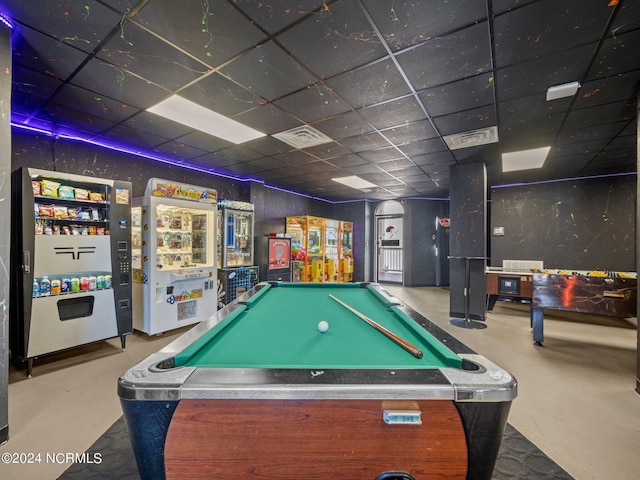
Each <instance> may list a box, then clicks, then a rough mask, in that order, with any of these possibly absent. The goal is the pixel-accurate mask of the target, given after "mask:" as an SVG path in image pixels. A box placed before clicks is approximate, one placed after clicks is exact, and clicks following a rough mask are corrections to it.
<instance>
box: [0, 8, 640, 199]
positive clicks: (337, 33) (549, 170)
mask: <svg viewBox="0 0 640 480" xmlns="http://www.w3.org/2000/svg"><path fill="white" fill-rule="evenodd" d="M0 12H1V13H2V14H3V15H4V16H5V17H6V19H7V20H8V22H9V23H10V24H11V26H12V28H13V30H14V33H13V35H12V43H13V55H14V57H13V58H14V67H13V97H12V122H13V124H14V128H15V129H24V128H25V127H29V128H36V129H42V130H44V131H47V132H54V133H57V134H59V135H73V136H75V137H79V138H83V139H86V140H90V141H93V142H97V143H100V144H106V145H117V146H118V147H120V148H125V149H127V150H130V151H133V152H144V153H145V154H147V155H149V156H151V157H156V158H162V159H167V160H170V161H175V162H176V163H180V164H182V165H184V164H188V165H191V166H194V167H196V168H201V169H204V170H210V171H213V172H218V173H223V174H226V175H232V176H237V177H239V178H244V179H246V178H253V179H257V180H260V181H264V182H265V183H266V184H268V185H273V186H277V187H282V188H286V189H289V190H292V191H295V192H299V193H303V194H307V195H311V196H315V197H320V198H324V199H327V200H331V201H341V200H354V199H371V200H379V199H393V198H416V197H418V198H445V197H447V196H448V188H449V168H450V167H451V166H452V165H460V164H466V163H472V162H484V163H485V164H486V166H487V172H488V180H489V184H490V186H498V185H503V184H511V183H518V182H536V181H548V180H556V179H564V178H576V177H586V176H594V175H609V174H620V173H633V172H635V171H636V157H637V146H636V137H637V126H636V122H637V119H636V98H637V96H638V84H639V81H640V54H638V52H640V2H637V1H633V0H618V1H616V0H589V1H584V0H563V1H557V0H529V1H527V0H448V1H442V0H428V1H427V0H423V1H420V0H414V1H394V0H338V1H326V2H322V1H315V0H298V1H286V0H272V1H253V0H180V1H177V0H85V1H82V2H80V1H75V0H30V1H25V0H3V1H2V2H0ZM570 82H578V83H579V84H580V88H579V89H578V92H577V94H576V95H573V96H570V97H566V98H560V99H556V100H551V101H547V100H546V92H547V89H548V88H549V87H552V86H555V85H561V84H565V83H570ZM173 94H178V95H180V96H182V97H184V98H186V99H189V100H191V101H193V102H196V103H198V104H200V105H202V106H205V107H207V108H210V109H212V110H214V111H216V112H217V113H220V114H223V115H225V116H228V117H231V118H232V119H234V120H236V121H238V122H241V123H243V124H245V125H247V126H250V127H252V128H255V129H257V130H259V131H261V132H263V133H265V134H266V135H265V136H264V137H261V138H258V139H257V140H252V141H249V142H246V143H242V144H239V145H235V144H233V143H230V142H227V141H225V140H221V139H219V138H216V137H213V136H210V135H207V134H204V133H202V132H199V131H197V130H194V129H192V128H190V127H185V126H183V125H180V124H178V123H174V122H172V121H170V120H166V119H163V118H161V117H158V116H156V115H154V114H152V113H149V112H147V111H146V109H148V108H149V107H151V106H153V105H155V104H156V103H158V102H160V101H162V100H164V99H166V98H168V97H170V96H171V95H173ZM492 127H494V128H493V131H494V132H496V133H497V138H490V137H487V132H491V129H492ZM290 129H297V131H295V132H294V133H293V134H291V135H293V139H294V145H296V146H292V145H290V144H288V143H285V141H283V140H280V139H278V138H283V137H282V136H278V138H276V134H281V133H282V132H285V131H287V130H290ZM475 131H479V132H478V135H475V134H473V135H470V134H469V133H468V132H475ZM455 134H463V136H462V148H455V149H453V148H450V147H449V144H448V143H447V142H446V141H445V138H447V137H448V136H450V135H455ZM478 137H479V138H489V142H490V143H487V144H484V145H478V146H474V144H473V141H474V140H475V139H476V138H478ZM318 138H321V139H322V141H323V142H324V143H320V144H318V145H313V146H307V145H308V144H307V143H302V144H300V143H299V142H306V141H308V140H310V141H312V140H317V139H318ZM544 146H551V151H550V153H549V156H548V158H547V160H546V162H545V164H544V166H543V167H542V168H541V169H535V170H533V169H529V170H522V171H515V172H508V173H503V172H502V161H501V154H502V153H505V152H513V151H518V150H526V149H533V148H539V147H544ZM352 175H357V176H359V177H361V178H362V179H365V180H367V181H369V182H371V183H373V184H374V185H375V187H372V188H368V189H353V188H350V187H347V186H344V185H342V184H340V183H337V182H335V181H333V180H332V178H335V177H345V176H352Z"/></svg>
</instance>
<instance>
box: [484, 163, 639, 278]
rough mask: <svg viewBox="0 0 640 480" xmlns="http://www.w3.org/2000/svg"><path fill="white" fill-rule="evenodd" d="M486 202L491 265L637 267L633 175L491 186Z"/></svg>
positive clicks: (621, 268) (592, 267)
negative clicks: (508, 262) (501, 233)
mask: <svg viewBox="0 0 640 480" xmlns="http://www.w3.org/2000/svg"><path fill="white" fill-rule="evenodd" d="M490 208H491V228H490V230H489V235H490V236H491V255H490V257H491V265H492V266H501V265H502V261H503V260H504V259H507V260H542V261H544V266H545V267H546V268H559V269H574V270H594V269H601V270H617V271H636V253H635V250H636V231H635V229H636V223H635V222H636V218H635V217H636V210H635V209H636V176H635V175H625V176H617V177H602V178H593V179H584V180H570V181H564V182H553V183H545V184H532V185H523V186H514V187H505V188H495V189H492V191H491V207H490ZM495 227H504V236H496V235H494V234H493V229H494V228H495Z"/></svg>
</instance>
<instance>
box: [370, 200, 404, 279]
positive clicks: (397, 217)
mask: <svg viewBox="0 0 640 480" xmlns="http://www.w3.org/2000/svg"><path fill="white" fill-rule="evenodd" d="M403 217H404V208H403V207H402V205H401V204H400V202H396V201H395V200H388V201H386V202H382V203H381V204H380V205H378V206H377V208H376V211H375V225H376V232H375V234H376V268H375V271H376V282H378V283H393V284H398V285H403V284H404V275H403V271H404V265H403V263H404V260H403V253H402V250H403V241H402V235H403V228H402V222H403Z"/></svg>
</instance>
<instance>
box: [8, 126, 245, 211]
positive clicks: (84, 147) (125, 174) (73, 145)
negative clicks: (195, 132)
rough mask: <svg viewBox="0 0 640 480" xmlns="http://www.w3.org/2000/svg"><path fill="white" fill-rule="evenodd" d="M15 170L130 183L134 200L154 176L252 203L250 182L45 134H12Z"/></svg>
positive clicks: (222, 196)
mask: <svg viewBox="0 0 640 480" xmlns="http://www.w3.org/2000/svg"><path fill="white" fill-rule="evenodd" d="M12 138H13V146H12V147H13V148H12V149H13V158H12V169H13V170H15V169H17V168H19V167H32V168H40V169H44V170H55V171H58V172H66V173H75V174H78V175H89V176H93V177H98V178H109V179H114V180H127V181H129V182H131V183H132V186H133V197H134V198H135V197H142V196H144V190H145V188H146V186H147V180H148V179H149V178H152V177H158V178H165V179H168V180H175V181H176V182H182V183H188V184H192V185H198V186H203V187H210V188H214V189H216V190H217V191H218V196H219V197H220V198H231V199H234V200H242V201H249V200H248V195H249V186H248V183H247V182H241V181H235V180H232V179H228V178H223V177H218V176H215V175H208V174H205V173H202V172H199V171H195V170H190V169H187V168H181V167H174V166H171V165H168V164H163V163H160V162H156V161H152V160H148V159H145V158H142V157H137V156H135V155H129V154H125V153H121V152H116V151H113V150H108V149H105V148H101V147H96V146H91V145H89V144H86V143H79V142H73V141H69V140H57V141H56V140H54V139H52V138H50V137H47V136H44V135H32V134H29V133H21V132H16V131H14V132H13V136H12Z"/></svg>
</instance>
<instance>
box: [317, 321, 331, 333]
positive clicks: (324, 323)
mask: <svg viewBox="0 0 640 480" xmlns="http://www.w3.org/2000/svg"><path fill="white" fill-rule="evenodd" d="M318 330H319V331H321V332H322V333H324V332H326V331H327V330H329V322H327V321H325V320H322V321H321V322H318Z"/></svg>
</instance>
